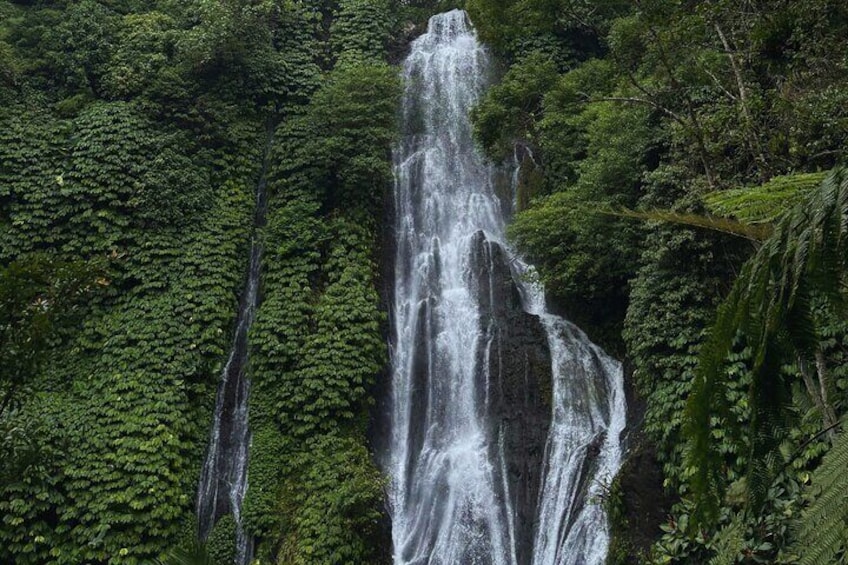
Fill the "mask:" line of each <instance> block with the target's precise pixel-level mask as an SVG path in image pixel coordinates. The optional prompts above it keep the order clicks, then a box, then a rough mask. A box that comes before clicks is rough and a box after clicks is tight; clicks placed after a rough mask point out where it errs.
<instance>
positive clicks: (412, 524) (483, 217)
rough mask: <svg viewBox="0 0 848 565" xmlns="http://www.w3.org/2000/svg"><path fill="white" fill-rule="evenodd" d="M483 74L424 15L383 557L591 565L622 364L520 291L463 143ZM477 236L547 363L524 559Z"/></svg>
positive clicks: (475, 160)
mask: <svg viewBox="0 0 848 565" xmlns="http://www.w3.org/2000/svg"><path fill="white" fill-rule="evenodd" d="M489 68H490V61H489V57H488V55H487V52H486V49H485V48H484V47H483V46H482V45H481V44H480V43H479V42H478V41H477V38H476V35H475V33H474V31H473V29H472V28H471V26H470V23H469V21H468V18H467V15H466V14H465V12H463V11H460V10H454V11H451V12H448V13H445V14H440V15H437V16H434V17H433V18H431V19H430V22H429V26H428V30H427V33H426V34H424V35H422V36H421V37H419V38H418V39H416V40H415V41H414V42H413V43H412V46H411V52H410V54H409V56H408V57H407V59H406V61H405V63H404V65H403V72H404V79H405V85H406V86H405V95H404V98H403V116H402V120H403V133H404V135H403V137H402V140H401V141H400V143H399V144H398V146H397V147H396V150H395V179H396V186H395V201H394V205H395V218H396V219H395V230H396V237H397V255H396V266H395V287H394V307H393V315H394V318H393V319H394V336H393V347H392V408H391V410H392V412H391V424H392V428H391V439H390V447H389V453H388V463H387V464H388V471H389V474H390V476H391V481H392V482H391V488H390V494H389V498H390V501H389V502H390V513H391V517H392V536H393V544H394V561H395V563H396V564H398V565H400V564H407V565H413V564H414V565H424V564H428V565H472V564H479V565H489V564H491V565H528V564H529V563H532V564H533V565H578V564H581V565H582V564H585V565H600V564H602V563H603V561H604V559H605V557H606V553H607V547H608V543H609V542H608V537H609V536H608V528H607V521H606V516H605V514H604V512H603V509H602V507H601V505H599V504H597V503H596V502H595V499H596V498H597V497H598V495H599V494H601V489H602V488H603V485H604V484H606V483H608V481H609V480H610V479H611V478H612V477H613V476H614V474H615V473H616V471H617V470H618V467H619V465H620V460H621V455H622V454H621V445H620V435H621V432H622V430H623V428H624V425H625V401H624V392H623V385H622V374H621V366H620V364H619V363H618V362H616V361H615V360H613V359H611V358H610V357H608V356H607V355H606V354H605V353H604V352H603V351H602V350H601V349H600V348H598V347H597V346H595V345H594V344H592V343H591V342H590V341H589V340H588V339H587V338H586V336H585V335H584V334H583V333H582V332H581V331H580V330H579V329H578V328H576V327H575V326H574V325H572V324H570V323H569V322H567V321H565V320H563V319H562V318H559V317H557V316H555V315H553V314H550V313H548V312H547V311H546V308H545V299H544V291H543V289H541V288H540V287H539V286H538V285H534V284H531V283H529V282H527V279H528V278H529V277H526V276H525V275H526V274H527V272H528V271H529V270H531V267H529V266H527V265H526V264H524V263H523V262H522V261H521V259H520V258H519V257H517V256H516V255H515V254H514V252H513V251H511V250H510V249H509V246H508V245H507V244H506V242H505V237H504V228H505V217H506V216H507V214H508V213H509V212H510V210H508V209H505V208H508V207H510V206H511V204H510V199H509V198H499V197H498V196H497V194H496V191H495V179H496V174H495V173H496V172H495V170H494V169H493V168H492V167H491V166H490V165H488V164H487V163H486V162H485V160H484V159H483V158H482V156H481V155H480V154H479V153H478V152H477V150H476V149H475V146H474V142H473V139H472V135H471V125H470V120H469V111H470V110H471V108H472V107H473V106H474V104H475V103H476V102H477V100H478V99H479V97H480V95H481V94H482V93H483V91H484V90H485V88H486V86H487V84H488V73H489ZM481 233H482V237H484V238H485V241H486V242H487V245H489V246H490V247H488V248H489V249H491V248H496V247H497V248H500V250H501V251H502V252H503V253H504V254H505V256H506V257H508V258H509V265H510V268H509V269H510V271H511V273H512V277H513V279H514V282H515V285H517V287H518V289H519V292H520V294H521V303H522V306H523V309H524V311H525V312H527V313H529V314H533V315H535V316H538V323H539V324H541V326H542V327H543V328H544V334H545V335H546V336H547V349H548V350H549V351H550V357H551V359H550V373H551V377H552V384H551V389H552V391H551V395H550V396H551V398H550V403H551V415H550V417H551V420H550V427H549V431H548V438H547V442H546V445H545V447H544V451H545V453H544V457H543V458H542V461H543V466H544V469H542V470H540V475H541V481H540V484H539V485H537V488H536V490H537V491H538V493H539V496H538V501H535V505H534V506H533V509H532V512H531V513H532V514H534V516H535V517H534V518H533V520H532V522H533V523H532V524H531V527H532V536H531V545H532V548H531V550H530V552H529V554H526V552H525V553H522V550H521V549H520V548H519V547H518V546H519V541H517V540H518V537H519V536H518V534H517V531H518V528H519V522H520V521H521V520H520V518H519V510H518V509H517V508H514V507H513V504H512V503H511V500H512V499H513V497H512V496H511V495H510V493H511V492H514V491H515V490H516V489H523V488H524V485H520V484H510V483H509V481H508V480H507V477H508V476H509V474H508V473H507V472H506V470H505V469H506V467H507V465H508V459H509V458H510V454H509V453H505V448H504V441H503V437H502V436H500V437H499V435H498V434H493V433H492V432H491V430H492V429H493V426H492V422H490V421H489V419H490V418H492V410H490V409H489V408H490V407H489V403H490V392H491V391H490V390H489V383H490V375H489V366H490V356H491V355H492V354H493V353H492V340H491V339H490V338H489V337H487V336H489V335H490V332H488V331H487V326H488V325H489V324H490V323H491V320H489V319H484V314H483V312H481V307H480V299H479V297H478V292H479V289H480V288H481V281H480V280H478V279H479V278H480V277H479V273H480V269H478V268H476V267H475V261H477V260H478V259H475V257H474V249H475V248H476V247H475V245H477V244H479V240H480V238H481V235H480V234H481ZM490 255H491V254H489V256H487V258H486V260H487V261H489V262H490V263H491V261H492V260H493V259H492V258H491V256H490ZM489 273H491V268H490V269H489ZM520 555H525V557H519V556H520ZM519 559H521V562H520V561H519Z"/></svg>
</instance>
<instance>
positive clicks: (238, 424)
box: [197, 133, 271, 565]
mask: <svg viewBox="0 0 848 565" xmlns="http://www.w3.org/2000/svg"><path fill="white" fill-rule="evenodd" d="M270 146H271V136H270V133H269V138H268V142H267V145H266V155H265V159H264V162H263V167H262V173H261V176H260V178H259V182H257V184H256V208H255V212H254V230H253V234H252V239H251V244H250V260H249V264H248V272H247V283H246V285H245V288H244V292H243V294H242V296H241V300H240V301H239V310H238V316H237V318H236V329H235V334H234V335H233V342H232V347H231V349H230V354H229V356H228V357H227V362H226V364H225V365H224V370H223V371H222V372H221V378H220V380H219V381H218V391H217V393H216V397H215V413H214V416H213V420H212V431H211V433H210V436H209V447H208V448H207V451H206V459H205V460H204V463H203V468H202V469H201V472H200V481H199V484H198V487H197V520H198V536H199V538H200V540H201V541H206V539H207V538H208V537H209V534H210V533H211V531H212V528H213V527H214V526H215V523H216V522H217V521H218V520H219V519H220V518H221V517H222V516H224V515H226V514H232V515H233V520H234V521H235V524H236V540H235V544H236V557H235V562H234V563H235V565H247V564H248V563H250V561H251V559H252V558H253V540H252V538H249V536H247V535H245V532H244V528H243V527H242V519H241V508H242V502H243V501H244V495H245V493H247V486H248V485H247V463H248V455H249V450H250V440H251V435H250V428H249V426H248V397H249V394H250V380H249V379H248V378H247V361H248V340H247V336H248V333H249V332H250V327H251V325H253V321H254V319H255V318H256V309H257V308H258V306H259V279H260V273H261V266H262V251H263V249H262V243H261V240H260V238H259V234H258V230H259V229H260V228H262V227H263V226H264V225H265V216H266V212H267V208H268V205H267V198H266V190H265V188H266V172H267V166H268V154H267V153H268V151H267V148H270Z"/></svg>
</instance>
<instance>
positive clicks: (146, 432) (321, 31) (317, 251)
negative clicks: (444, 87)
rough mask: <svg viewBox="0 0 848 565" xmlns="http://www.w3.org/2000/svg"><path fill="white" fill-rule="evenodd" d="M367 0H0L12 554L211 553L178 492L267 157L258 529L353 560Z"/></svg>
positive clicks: (228, 318) (367, 117) (390, 75)
mask: <svg viewBox="0 0 848 565" xmlns="http://www.w3.org/2000/svg"><path fill="white" fill-rule="evenodd" d="M399 21H400V20H399V17H398V9H397V7H396V6H393V5H390V4H388V3H387V2H384V1H381V0H341V1H338V2H336V1H327V2H314V3H312V2H310V3H294V2H287V1H276V0H262V1H243V0H224V1H220V2H219V1H207V0H191V1H189V2H173V1H170V0H162V1H157V2H135V1H132V2H112V1H109V0H103V1H95V0H82V1H78V2H77V1H73V2H70V1H64V0H55V1H43V2H17V1H16V2H11V1H2V2H0V261H2V266H3V270H2V271H0V300H2V306H3V314H2V315H3V318H2V319H0V340H2V341H0V347H2V352H0V366H1V367H2V369H0V371H2V374H0V394H2V397H0V402H2V408H0V431H2V436H0V440H2V443H0V449H2V453H3V455H4V457H3V466H2V468H0V517H1V518H0V520H2V524H0V561H2V562H4V563H5V562H10V563H12V562H14V563H21V564H25V563H39V564H41V563H68V564H77V563H83V562H85V563H150V562H154V561H156V560H160V561H162V562H195V561H196V562H212V561H213V560H214V561H215V562H220V563H224V562H226V559H227V558H228V557H229V556H230V555H231V551H232V545H233V541H234V537H233V523H232V520H231V519H230V518H225V519H223V520H221V522H220V523H219V524H218V526H216V528H215V529H214V530H213V533H212V535H211V537H210V539H209V541H208V544H207V546H206V548H205V549H201V550H197V549H196V548H194V545H195V544H194V542H193V537H194V535H195V534H194V528H195V526H194V518H193V503H194V497H195V489H196V485H197V480H198V476H199V469H200V464H201V461H202V457H203V454H204V449H205V445H206V443H207V441H208V433H209V427H210V425H211V415H212V407H213V403H214V396H215V388H216V384H217V380H218V378H219V375H220V372H221V369H222V365H223V363H224V362H225V360H226V356H227V350H228V347H229V343H230V340H231V333H232V331H233V323H234V317H235V314H236V310H237V303H238V297H239V294H240V292H241V288H242V286H243V284H244V276H245V271H246V266H247V265H246V263H247V256H248V247H249V243H250V236H251V231H252V227H253V219H254V208H255V205H256V203H255V201H254V198H255V191H256V186H257V183H258V182H259V181H260V177H261V176H262V175H263V171H264V174H265V176H266V180H267V185H268V190H269V210H268V214H267V225H266V226H264V227H263V228H262V229H261V232H260V233H259V236H260V237H261V238H262V240H263V242H264V245H265V248H266V260H265V262H264V266H263V285H262V303H261V307H260V309H259V312H258V316H257V321H256V324H255V326H254V328H253V332H252V334H251V336H250V343H251V360H250V367H249V371H250V377H251V379H252V381H253V399H252V401H251V406H250V411H251V426H252V429H253V436H254V443H253V454H254V455H255V458H254V460H253V461H252V463H251V471H250V485H251V488H250V491H249V492H250V495H249V497H248V500H247V501H246V503H245V524H246V527H247V530H248V532H249V533H250V534H251V535H253V536H255V537H256V538H257V541H258V545H257V558H258V559H260V560H261V561H262V562H266V561H267V562H285V563H309V564H316V563H367V562H372V561H373V560H374V559H375V555H376V554H377V553H378V552H379V551H382V547H383V544H382V541H381V539H380V536H381V535H382V532H381V530H380V523H381V522H380V521H381V520H382V515H381V509H382V496H383V479H382V478H381V476H380V474H379V473H378V472H377V470H376V468H375V467H374V464H373V462H372V458H371V456H370V454H369V451H368V449H367V442H366V438H365V431H366V426H367V422H368V410H369V409H370V405H371V403H372V402H373V400H372V394H373V392H372V385H373V383H374V380H375V378H376V376H377V375H378V373H379V372H380V371H381V370H382V368H383V366H384V364H385V360H386V352H385V339H384V337H383V330H384V328H383V326H384V317H383V314H382V313H381V309H380V299H379V296H378V293H377V283H378V280H377V276H378V272H379V270H378V268H377V261H378V258H379V253H380V250H379V249H378V247H377V243H378V241H379V233H380V232H379V230H380V229H381V224H380V222H381V220H382V215H383V201H384V195H385V191H386V190H387V188H388V187H389V186H390V174H391V172H390V163H389V149H390V146H391V141H392V139H393V136H394V132H395V111H396V106H397V101H398V96H399V89H400V85H399V79H398V76H397V72H396V70H395V69H394V68H392V67H390V66H389V65H388V64H386V62H385V60H386V58H387V56H388V49H389V47H390V43H391V42H392V40H393V38H395V37H398V36H399V35H400V34H399V33H398V32H397V29H398V26H399Z"/></svg>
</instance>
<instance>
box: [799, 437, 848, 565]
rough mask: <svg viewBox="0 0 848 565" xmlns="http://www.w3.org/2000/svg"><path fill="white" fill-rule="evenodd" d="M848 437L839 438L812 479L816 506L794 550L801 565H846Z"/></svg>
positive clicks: (803, 518) (804, 518)
mask: <svg viewBox="0 0 848 565" xmlns="http://www.w3.org/2000/svg"><path fill="white" fill-rule="evenodd" d="M846 469H848V434H846V433H845V432H843V433H841V434H839V435H838V436H837V439H836V442H835V443H834V446H833V448H832V449H831V450H830V451H829V452H828V453H827V455H825V457H824V460H823V461H822V464H821V465H820V466H819V467H818V468H817V469H816V470H815V472H814V473H813V476H812V488H811V490H812V495H813V497H814V498H813V502H812V503H811V504H810V506H809V507H808V508H807V510H806V511H805V512H804V513H803V514H802V516H801V519H800V520H799V525H798V530H797V536H798V538H797V541H796V543H795V545H794V547H793V550H794V552H795V553H796V554H798V555H799V556H800V557H801V560H800V565H819V564H821V563H834V564H836V563H845V562H846V554H845V551H846V549H848V473H846V472H845V471H846Z"/></svg>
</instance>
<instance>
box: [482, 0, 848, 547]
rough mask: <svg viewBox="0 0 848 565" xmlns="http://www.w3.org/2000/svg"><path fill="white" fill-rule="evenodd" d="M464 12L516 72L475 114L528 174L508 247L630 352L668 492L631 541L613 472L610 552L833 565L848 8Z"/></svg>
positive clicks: (680, 6) (738, 5)
mask: <svg viewBox="0 0 848 565" xmlns="http://www.w3.org/2000/svg"><path fill="white" fill-rule="evenodd" d="M468 7H469V10H470V12H471V16H472V19H473V21H475V23H476V24H477V26H478V29H479V32H480V35H481V36H482V37H483V38H484V39H485V40H487V41H488V42H489V43H490V45H492V46H493V48H494V50H495V51H496V52H497V54H498V55H499V56H500V58H501V60H503V61H504V62H505V63H506V65H505V68H504V71H503V73H502V76H501V79H500V81H499V82H498V83H497V84H496V86H494V87H493V88H492V89H491V90H490V91H489V92H488V95H487V96H486V97H485V98H484V100H483V101H482V102H481V103H480V105H479V106H478V108H477V110H476V112H475V124H476V131H477V137H478V140H479V142H480V145H481V146H482V147H483V148H484V149H485V150H486V152H487V153H488V155H489V156H490V157H491V158H492V159H493V160H494V161H496V162H500V163H505V164H510V163H513V164H514V163H518V164H520V166H521V170H520V172H519V175H518V176H519V179H520V181H521V182H519V187H518V188H519V195H518V202H519V207H520V211H519V213H518V215H517V217H516V220H515V222H514V224H513V225H512V227H511V236H512V238H513V240H514V241H515V243H516V244H517V245H518V246H519V248H520V249H522V250H523V251H524V252H525V253H526V254H527V255H528V256H529V258H530V259H531V260H532V261H533V262H534V263H535V264H536V265H537V266H538V268H539V275H540V278H541V279H542V280H543V281H544V282H545V283H546V284H547V287H548V289H549V290H550V292H551V293H552V294H553V295H554V296H555V297H556V299H557V300H558V302H559V303H561V304H562V305H563V307H564V309H565V312H566V314H567V315H568V316H569V317H571V318H572V319H574V320H576V321H578V323H580V324H581V325H582V326H583V327H584V328H586V329H587V330H588V331H589V333H590V335H592V336H593V337H594V338H595V339H597V340H600V341H601V342H602V343H603V344H604V345H605V346H607V347H608V348H611V349H613V350H615V351H618V352H620V353H621V354H622V355H623V356H625V357H626V358H627V360H628V363H629V364H630V366H631V368H632V375H631V376H630V378H629V384H630V386H631V387H633V389H634V392H635V394H636V396H637V397H638V398H641V399H642V401H643V402H644V406H645V409H644V416H643V418H642V419H641V423H642V425H641V433H642V434H643V435H644V436H645V437H644V438H643V439H640V438H639V436H638V435H636V436H632V438H631V440H632V441H633V442H634V446H638V445H641V444H643V443H645V442H647V443H648V444H651V445H652V447H651V449H650V450H649V452H650V453H652V454H653V453H655V454H656V459H657V462H658V465H660V466H661V468H662V474H663V476H664V482H663V484H662V485H661V486H660V485H657V487H656V488H658V489H660V488H661V489H662V490H664V491H665V494H666V495H669V496H672V497H674V498H676V500H677V502H676V503H675V504H674V505H673V507H672V508H670V509H667V514H668V519H667V522H666V523H664V524H655V525H654V526H653V528H652V529H651V530H650V531H649V532H647V538H648V539H651V538H652V539H653V540H654V541H653V544H650V543H648V544H644V543H641V544H639V545H634V543H635V542H634V541H633V540H636V539H644V537H645V535H644V534H645V533H646V532H628V524H627V520H628V515H627V504H628V497H627V492H626V490H624V491H622V490H620V489H621V488H623V487H622V485H624V484H638V481H637V480H635V479H634V478H633V477H627V476H625V477H619V478H618V479H616V481H615V483H614V484H613V487H611V488H612V490H611V495H610V500H611V501H617V502H615V503H613V502H610V504H614V505H615V504H617V507H616V508H614V509H613V511H612V513H611V515H612V516H614V517H615V520H614V522H615V523H614V524H613V528H614V531H615V532H616V537H615V540H614V544H613V548H612V550H611V554H610V562H611V563H640V562H641V563H706V562H711V560H712V562H714V563H796V562H804V563H825V562H827V563H837V562H844V560H845V559H848V556H846V553H845V549H846V545H847V544H846V540H848V528H846V525H845V524H846V522H845V516H844V512H843V511H842V507H841V506H840V505H841V504H842V503H843V501H844V492H845V491H846V486H848V484H846V483H845V478H844V474H843V476H842V477H837V474H836V472H835V468H836V465H838V463H836V461H840V460H842V456H843V455H844V453H843V451H844V442H845V440H844V434H843V433H839V432H838V430H840V429H841V428H840V425H839V422H840V421H841V420H842V418H843V415H844V413H845V411H846V409H848V406H846V403H845V401H846V388H847V387H848V381H846V380H845V375H846V365H845V353H846V344H848V342H846V333H845V330H846V317H845V311H844V290H845V289H844V280H845V279H844V277H845V270H844V262H845V257H846V254H845V249H844V248H843V247H842V244H841V238H842V237H843V235H842V232H843V230H844V229H845V228H844V226H845V218H846V212H845V210H843V209H842V208H841V206H842V204H841V203H842V202H843V201H842V200H841V198H842V196H841V190H843V189H842V188H841V187H842V186H843V184H844V182H843V178H844V174H845V173H844V170H843V169H840V168H839V166H840V165H841V164H842V163H843V162H844V157H845V143H846V137H848V114H846V106H845V101H846V96H848V65H846V61H845V59H844V57H842V56H841V54H840V55H837V54H836V52H835V51H834V49H838V50H843V49H845V48H846V46H848V44H846V37H848V36H846V31H848V9H846V6H845V5H844V3H842V2H837V1H832V0H816V1H813V2H804V3H798V2H790V1H782V0H781V1H776V2H760V1H747V2H725V1H723V0H709V1H705V2H682V1H681V2H677V1H673V2H667V1H663V2H653V1H633V2H616V1H608V2H586V1H583V0H555V1H553V2H547V1H545V2H542V1H536V0H522V1H513V0H498V1H488V0H469V2H468ZM825 46H826V47H825ZM840 53H841V51H840ZM524 154H530V155H532V159H529V158H526V157H525V158H522V157H521V155H524ZM516 155H518V157H516ZM831 170H834V172H830V171H831ZM739 236H742V237H739ZM637 406H638V404H637ZM636 417H637V418H640V415H638V414H637V415H636ZM823 456H824V457H823ZM644 459H645V458H644V457H642V459H640V461H642V460H644ZM626 468H627V466H626ZM631 473H632V471H631ZM642 488H649V487H644V486H643V487H642ZM659 494H661V493H659ZM659 494H658V495H657V496H656V497H655V498H656V499H659V498H661V496H659ZM643 496H644V495H643ZM637 498H639V497H634V499H637ZM630 510H631V511H632V510H633V509H632V508H631V509H630ZM637 510H638V509H637ZM636 521H638V520H636ZM825 524H826V526H825Z"/></svg>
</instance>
